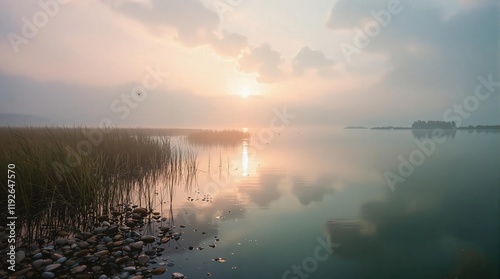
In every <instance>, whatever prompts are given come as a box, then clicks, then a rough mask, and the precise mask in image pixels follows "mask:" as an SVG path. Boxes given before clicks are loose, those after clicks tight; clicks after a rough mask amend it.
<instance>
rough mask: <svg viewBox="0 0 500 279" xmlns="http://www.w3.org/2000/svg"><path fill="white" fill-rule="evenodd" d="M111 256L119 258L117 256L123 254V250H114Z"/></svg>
mask: <svg viewBox="0 0 500 279" xmlns="http://www.w3.org/2000/svg"><path fill="white" fill-rule="evenodd" d="M125 247H128V246H125ZM125 247H123V248H125ZM129 248H130V247H129ZM113 256H115V257H117V258H119V257H121V256H123V252H122V251H116V252H114V253H113Z"/></svg>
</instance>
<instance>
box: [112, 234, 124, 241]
mask: <svg viewBox="0 0 500 279" xmlns="http://www.w3.org/2000/svg"><path fill="white" fill-rule="evenodd" d="M122 239H123V236H122V235H121V234H117V235H115V236H114V237H113V240H115V241H117V240H122Z"/></svg>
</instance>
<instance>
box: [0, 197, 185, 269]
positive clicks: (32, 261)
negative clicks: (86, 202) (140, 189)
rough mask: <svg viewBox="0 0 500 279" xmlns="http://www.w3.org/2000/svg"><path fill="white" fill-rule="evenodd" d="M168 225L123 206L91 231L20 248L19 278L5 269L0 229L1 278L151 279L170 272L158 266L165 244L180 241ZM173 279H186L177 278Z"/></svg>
mask: <svg viewBox="0 0 500 279" xmlns="http://www.w3.org/2000/svg"><path fill="white" fill-rule="evenodd" d="M169 225H170V224H169V223H168V220H167V218H165V217H161V216H160V213H159V212H151V211H148V210H147V209H145V208H141V207H138V206H135V205H128V204H126V205H122V206H120V207H119V208H118V209H114V210H112V211H111V212H110V214H109V215H103V216H99V217H97V218H96V220H95V226H94V229H93V230H92V231H84V232H81V231H66V230H60V231H57V232H56V234H55V237H52V238H49V237H47V238H43V239H37V242H38V244H37V245H32V246H31V247H20V248H18V249H17V253H16V268H15V272H8V271H7V268H6V267H5V265H6V262H7V257H6V254H7V247H4V246H5V244H6V241H5V239H6V232H7V231H6V228H1V229H2V230H1V232H0V234H1V236H2V237H1V238H2V251H1V254H2V269H1V271H0V278H19V279H22V278H45V279H51V278H82V279H84V278H99V279H106V278H112V279H115V278H129V279H141V278H152V277H153V276H155V275H161V274H164V273H165V272H166V271H167V269H166V268H163V267H161V266H159V265H158V262H157V260H156V259H157V258H158V257H161V256H162V252H163V251H164V248H162V247H160V246H161V244H164V243H167V242H169V241H170V240H178V239H179V238H180V236H181V233H179V232H174V229H175V226H169ZM148 231H149V232H151V233H150V234H148V233H147V232H148ZM162 264H164V263H163V262H162ZM172 278H184V275H183V274H181V273H179V272H173V273H172Z"/></svg>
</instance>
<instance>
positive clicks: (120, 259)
mask: <svg viewBox="0 0 500 279" xmlns="http://www.w3.org/2000/svg"><path fill="white" fill-rule="evenodd" d="M128 260H129V257H127V256H125V257H123V258H118V259H116V260H115V264H117V265H122V264H124V263H126V262H128Z"/></svg>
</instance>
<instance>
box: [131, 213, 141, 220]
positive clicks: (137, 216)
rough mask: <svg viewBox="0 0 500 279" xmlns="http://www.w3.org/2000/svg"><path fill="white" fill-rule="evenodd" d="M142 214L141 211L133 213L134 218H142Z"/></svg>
mask: <svg viewBox="0 0 500 279" xmlns="http://www.w3.org/2000/svg"><path fill="white" fill-rule="evenodd" d="M141 218H142V216H141V215H140V214H139V213H133V214H132V219H141Z"/></svg>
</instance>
